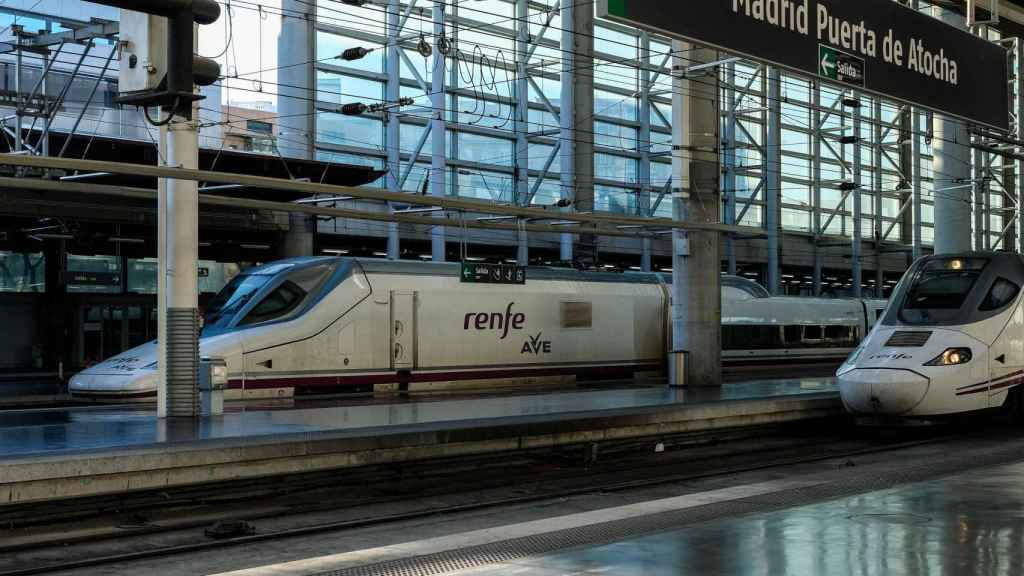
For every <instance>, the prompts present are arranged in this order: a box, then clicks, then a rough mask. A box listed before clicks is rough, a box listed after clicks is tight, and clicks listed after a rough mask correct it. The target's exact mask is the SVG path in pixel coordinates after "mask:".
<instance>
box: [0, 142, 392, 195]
mask: <svg viewBox="0 0 1024 576" xmlns="http://www.w3.org/2000/svg"><path fill="white" fill-rule="evenodd" d="M66 137H67V136H66V134H51V135H50V137H49V140H50V142H49V144H50V153H51V154H53V155H56V154H57V153H58V152H59V151H60V149H61V147H62V146H63V145H64V140H65V138H66ZM37 138H38V131H36V133H34V134H33V136H32V138H31V141H32V142H35V140H36V139H37ZM3 144H4V141H0V149H2V148H7V146H6V145H3ZM6 144H9V141H8V142H6ZM2 151H4V152H7V151H8V150H2ZM64 156H65V157H66V158H78V159H88V160H108V161H114V162H124V163H132V164H149V165H156V164H157V160H158V158H159V155H158V153H157V148H156V145H155V144H154V143H153V142H148V141H140V140H129V139H125V138H112V137H106V136H90V135H88V134H76V135H74V136H72V140H71V144H69V145H68V149H67V152H66V153H65V155H64ZM199 169H200V170H215V171H218V172H231V173H238V174H257V175H260V176H269V177H273V178H281V179H282V187H281V188H280V189H278V190H267V189H256V188H245V187H241V188H234V189H232V188H227V189H225V188H218V189H217V190H216V192H214V193H215V194H218V195H221V196H233V197H239V198H256V199H260V200H275V201H279V202H290V201H293V200H298V199H299V198H304V197H307V196H309V194H307V193H304V192H295V191H290V190H289V189H288V185H287V181H288V180H291V179H303V178H308V179H309V180H310V181H312V182H322V183H324V184H334V185H338V186H361V185H363V184H369V183H372V182H375V181H376V180H378V179H379V178H380V177H381V176H383V175H384V174H386V173H387V172H386V171H385V170H377V169H375V168H372V167H370V166H362V165H353V164H339V163H333V162H323V161H319V160H300V159H294V158H287V159H282V158H281V157H280V156H278V155H269V154H256V153H251V152H240V151H237V150H229V149H210V148H201V149H200V150H199ZM83 182H89V183H96V184H106V185H117V186H132V187H141V188H153V189H155V188H156V185H157V182H156V179H155V178H150V177H144V176H131V175H117V174H111V175H106V176H97V177H95V178H89V179H88V180H83Z"/></svg>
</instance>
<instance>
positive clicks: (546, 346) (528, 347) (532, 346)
mask: <svg viewBox="0 0 1024 576" xmlns="http://www.w3.org/2000/svg"><path fill="white" fill-rule="evenodd" d="M543 334H544V333H543V332H538V333H537V335H536V336H528V338H529V340H527V341H526V342H523V349H522V350H520V354H534V355H540V354H551V340H541V339H540V337H541V336H542V335H543Z"/></svg>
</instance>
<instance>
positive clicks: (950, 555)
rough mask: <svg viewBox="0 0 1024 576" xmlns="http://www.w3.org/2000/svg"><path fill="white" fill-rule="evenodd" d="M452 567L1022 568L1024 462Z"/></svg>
mask: <svg viewBox="0 0 1024 576" xmlns="http://www.w3.org/2000/svg"><path fill="white" fill-rule="evenodd" d="M454 573H455V574H460V575H464V576H469V575H473V576H484V575H488V576H489V575H492V574H493V575H497V574H502V575H528V576H555V575H559V576H567V575H583V574H587V575H590V574H614V575H616V576H620V575H633V574H636V575H645V576H656V575H666V576H668V575H672V576H677V575H682V574H695V575H697V574H699V575H713V574H714V575H717V574H722V575H737V576H753V575H772V576H776V575H782V574H787V575H788V574H792V575H794V576H796V575H801V576H802V575H856V576H875V575H877V576H897V575H913V576H917V575H940V574H941V575H945V574H973V575H978V576H1016V575H1019V574H1022V573H1024V464H1014V465H1009V466H1001V467H996V468H988V469H981V470H978V471H974V472H970V473H967V474H963V475H959V476H955V477H951V478H945V479H942V480H935V481H930V482H924V483H920V484H911V485H907V486H904V487H900V488H897V489H892V490H884V491H879V492H872V493H868V494H863V495H860V496H856V497H852V498H846V499H841V500H835V501H831V502H825V503H821V504H815V505H809V506H801V507H797V508H792V509H789V510H784V511H779V512H772V513H767V514H759V515H753V516H748V517H740V518H731V519H727V520H719V521H713V522H708V523H705V524H701V525H695V526H691V527H688V528H684V529H680V530H674V531H671V532H665V533H661V534H656V535H652V536H646V537H641V538H636V539H633V540H625V541H620V542H616V543H614V544H608V545H604V546H597V547H592V548H583V549H576V550H568V551H565V552H560V553H555V554H549V555H543V556H534V557H528V558H524V559H522V560H516V561H512V562H505V563H500V564H491V565H488V566H486V567H483V568H477V569H470V570H463V571H459V572H454Z"/></svg>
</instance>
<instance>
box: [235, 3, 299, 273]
mask: <svg viewBox="0 0 1024 576" xmlns="http://www.w3.org/2000/svg"><path fill="white" fill-rule="evenodd" d="M314 5H315V3H313V2H303V1H301V0H281V9H282V10H283V11H284V12H285V13H287V14H302V18H282V19H281V34H280V36H278V38H277V58H278V69H277V93H278V96H277V113H278V120H277V136H278V138H277V149H278V150H279V151H280V152H281V155H282V156H284V157H286V158H301V159H307V160H308V159H312V158H313V140H314V139H315V135H314V133H313V132H314V115H313V114H312V112H313V107H314V104H313V102H311V101H310V95H312V94H316V91H315V86H316V80H315V75H316V70H315V69H314V67H313V66H314V62H315V61H316V33H315V31H314V28H313V23H314V22H315V21H316V18H315V7H314ZM235 32H236V34H237V33H238V32H239V31H238V30H236V31H235ZM257 49H258V48H257ZM315 237H316V217H315V216H312V215H308V214H294V213H292V214H289V215H288V232H286V233H285V239H284V242H283V245H282V246H281V250H280V252H281V254H282V256H284V257H286V258H290V257H295V256H313V255H314V254H315V252H314V250H315V249H316V246H315Z"/></svg>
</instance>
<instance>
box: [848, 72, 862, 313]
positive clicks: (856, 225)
mask: <svg viewBox="0 0 1024 576" xmlns="http://www.w3.org/2000/svg"><path fill="white" fill-rule="evenodd" d="M853 99H854V100H856V101H857V105H856V106H853V110H852V113H853V135H854V136H855V137H856V141H855V142H854V144H853V170H852V171H853V186H854V188H853V191H852V192H851V193H850V194H851V196H852V197H853V211H852V212H853V213H852V216H851V218H853V234H852V235H851V236H852V237H851V238H850V264H851V266H850V275H851V276H852V277H853V280H852V284H853V297H854V298H860V297H861V294H862V292H863V283H864V271H863V270H864V266H863V263H862V262H861V248H862V244H863V238H864V236H863V233H862V231H861V225H862V224H863V221H862V219H861V204H860V203H861V195H862V194H861V192H862V190H861V182H860V172H861V170H860V160H861V158H860V156H861V151H862V150H861V143H860V136H861V134H860V127H861V119H860V104H861V97H860V94H859V93H856V92H854V93H853Z"/></svg>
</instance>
